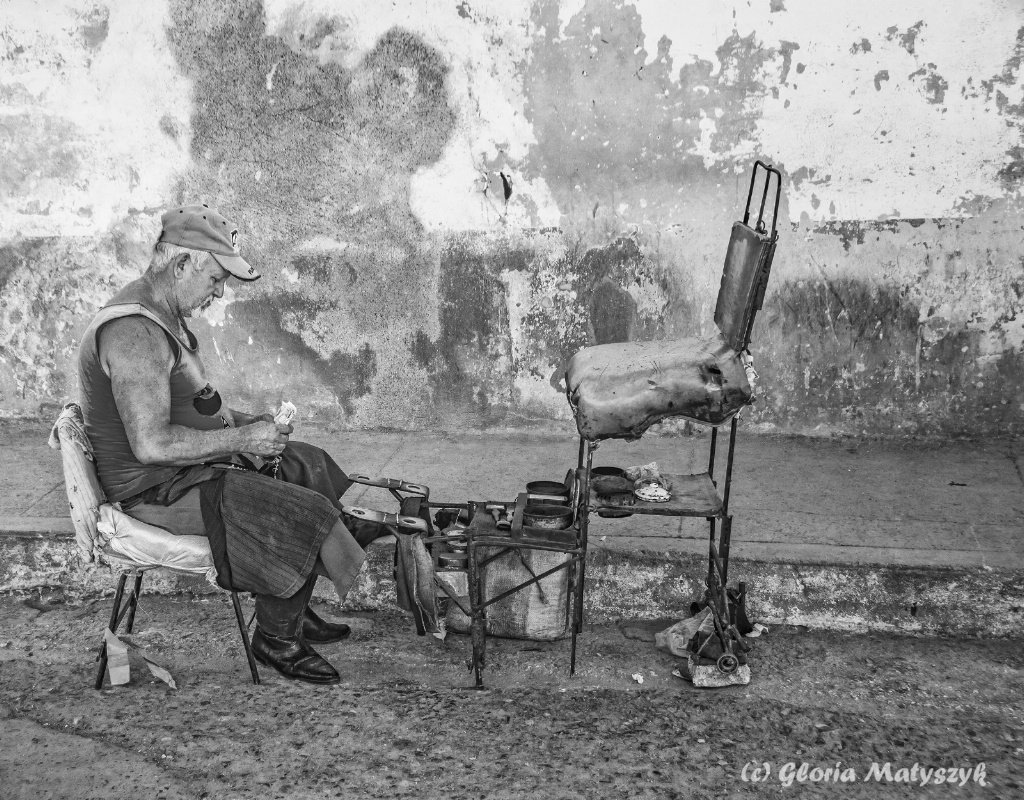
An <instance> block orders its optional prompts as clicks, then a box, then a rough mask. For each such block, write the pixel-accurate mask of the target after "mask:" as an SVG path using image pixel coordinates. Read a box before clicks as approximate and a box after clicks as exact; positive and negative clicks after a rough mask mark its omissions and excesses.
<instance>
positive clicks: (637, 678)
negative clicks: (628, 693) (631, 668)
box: [633, 672, 644, 683]
mask: <svg viewBox="0 0 1024 800" xmlns="http://www.w3.org/2000/svg"><path fill="white" fill-rule="evenodd" d="M633 680H635V681H636V682H637V683H643V682H644V676H643V675H641V674H640V673H639V672H634V673H633Z"/></svg>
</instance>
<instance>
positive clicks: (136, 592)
mask: <svg viewBox="0 0 1024 800" xmlns="http://www.w3.org/2000/svg"><path fill="white" fill-rule="evenodd" d="M145 574H146V573H145V572H144V571H142V570H139V574H138V575H136V576H135V586H134V587H133V588H132V594H131V597H129V598H128V603H129V606H130V608H129V611H128V619H126V620H125V622H124V632H125V633H131V632H132V628H133V627H134V626H135V611H136V610H137V609H138V607H139V596H140V595H141V594H142V576H143V575H145Z"/></svg>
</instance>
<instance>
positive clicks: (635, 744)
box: [0, 595, 1024, 800]
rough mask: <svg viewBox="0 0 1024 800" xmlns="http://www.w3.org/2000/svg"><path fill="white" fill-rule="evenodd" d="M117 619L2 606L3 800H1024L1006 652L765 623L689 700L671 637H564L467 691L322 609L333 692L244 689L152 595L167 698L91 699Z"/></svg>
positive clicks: (1001, 644)
mask: <svg viewBox="0 0 1024 800" xmlns="http://www.w3.org/2000/svg"><path fill="white" fill-rule="evenodd" d="M109 603H110V601H109V600H103V601H99V602H84V601H77V600H74V599H72V598H66V597H63V596H60V595H43V596H41V597H40V596H25V595H21V596H8V597H2V598H0V797H2V798H4V800H21V799H22V798H24V799H25V800H28V799H29V798H31V799H32V800H43V799H45V798H75V800H84V799H86V798H105V799H106V800H119V799H120V798H133V800H136V799H137V798H217V800H235V799H236V798H237V799H239V800H240V799H242V798H246V799H247V798H334V797H344V798H363V797H366V798H373V797H382V798H383V797H386V798H401V797H415V798H420V799H423V800H435V799H437V800H440V798H446V799H447V798H524V797H531V798H532V797H538V798H562V797H565V798H570V797H571V798H605V797H609V798H711V797H726V798H736V797H755V796H756V797H768V798H771V797H856V798H886V797H920V798H927V797H958V798H959V797H989V798H1007V800H1011V799H1012V798H1024V699H1022V698H1024V692H1022V689H1024V678H1022V670H1024V654H1022V652H1021V642H1020V641H1019V640H963V639H961V640H952V639H936V638H916V637H908V636H905V635H903V636H889V635H880V634H874V635H866V636H858V635H852V634H844V633H836V632H821V631H808V630H805V629H798V628H776V629H772V630H771V631H770V632H769V633H768V634H767V635H765V636H763V637H761V638H759V639H757V640H756V642H755V649H754V651H753V652H752V654H751V668H752V671H753V680H752V682H751V683H750V685H749V686H746V687H732V688H728V689H718V690H701V689H694V688H693V687H692V686H691V685H690V684H687V683H685V682H684V681H682V680H680V679H678V678H675V677H673V676H672V675H671V672H672V669H673V667H674V665H675V663H676V660H677V659H675V658H674V657H673V656H671V655H669V654H666V653H662V652H660V651H658V650H656V649H655V647H654V642H653V638H654V636H653V634H654V631H656V630H659V629H661V628H663V627H666V626H667V625H668V624H670V622H671V621H661V622H654V623H652V622H628V621H625V622H620V623H618V624H614V625H606V626H595V627H588V628H587V629H586V631H585V633H584V635H583V636H582V637H581V639H580V653H579V669H578V671H577V675H576V677H574V678H571V679H570V678H569V677H568V676H567V672H568V642H556V643H550V644H541V643H536V642H526V641H515V640H496V639H492V640H490V641H491V643H492V644H491V647H490V650H489V656H490V658H489V665H488V671H487V674H486V679H487V682H488V688H487V689H486V690H483V691H478V690H474V689H472V688H470V686H471V683H472V680H471V675H470V673H469V672H468V671H467V670H466V667H465V661H466V659H467V657H468V653H469V642H468V638H467V637H465V636H458V635H452V636H450V637H449V639H448V640H447V641H446V642H444V643H441V642H437V641H436V640H433V639H431V638H430V637H424V638H420V637H417V636H416V635H415V632H414V630H413V628H412V623H411V621H410V620H409V619H407V618H404V617H402V616H399V615H397V614H396V615H394V616H389V615H380V614H372V615H371V614H346V613H341V612H340V611H339V610H338V609H337V608H334V607H331V606H325V607H322V608H321V609H320V611H321V613H323V614H325V615H328V616H330V615H334V616H335V617H336V618H343V619H347V620H349V621H350V622H351V624H352V626H353V629H354V633H353V636H352V638H351V640H350V641H348V642H345V643H341V644H335V645H327V646H324V647H322V648H321V652H322V653H323V654H324V655H325V656H326V657H327V658H328V659H329V660H331V662H332V663H334V664H335V666H336V667H337V668H338V669H339V671H340V672H341V673H342V675H343V683H342V684H341V685H340V686H336V687H327V688H318V687H313V686H307V685H304V684H297V683H294V682H291V681H286V680H284V679H282V678H280V677H279V676H278V675H277V674H276V673H274V672H273V671H272V670H270V669H269V668H263V669H262V670H261V673H262V677H263V679H264V682H263V684H262V685H261V686H254V685H252V683H251V682H250V680H249V676H248V670H247V668H246V665H245V662H244V656H243V653H242V649H241V645H240V643H239V639H238V634H237V630H236V628H235V626H234V620H233V615H232V612H231V608H230V605H229V603H228V602H227V600H226V599H225V598H224V597H223V596H221V595H215V596H207V597H191V596H178V597H144V598H143V603H142V605H141V607H140V611H139V615H138V617H137V619H136V625H135V636H134V642H135V643H136V644H138V645H140V646H144V647H145V648H147V650H148V652H149V653H150V654H151V655H152V656H153V657H154V658H156V659H157V660H158V661H159V662H160V663H162V664H163V665H164V666H165V667H167V669H168V670H170V672H171V673H172V675H173V676H174V679H175V680H176V682H177V685H178V688H177V690H172V689H170V688H169V687H168V686H166V685H165V684H164V683H162V682H160V681H158V680H156V679H155V678H153V677H152V676H151V675H150V673H149V672H148V670H147V669H146V668H145V666H144V664H143V662H142V661H141V659H140V658H139V657H137V656H136V655H135V654H133V656H132V680H131V683H130V684H128V685H127V686H120V687H117V688H109V686H108V688H105V689H103V690H102V691H95V690H94V689H93V688H92V683H93V678H94V674H95V672H94V671H95V669H96V664H95V660H94V659H95V652H96V646H97V644H98V642H99V640H100V636H101V631H102V629H103V627H104V625H105V623H106V618H107V615H108V614H109ZM635 674H636V675H642V676H643V683H642V684H641V683H639V682H637V681H636V679H635V678H634V677H633V676H634V675H635ZM887 762H888V764H889V767H888V768H886V767H885V766H884V765H885V764H886V763H887ZM981 762H984V766H983V767H979V766H978V765H979V764H980V763H981ZM873 763H876V764H877V765H878V769H879V770H880V772H879V773H876V774H872V773H871V769H872V764H873ZM802 764H806V765H807V766H806V767H805V770H806V771H805V772H804V773H803V778H802V779H801V773H800V772H799V768H800V766H801V765H802ZM790 765H792V766H790ZM837 765H838V769H837ZM915 765H916V768H915ZM766 767H767V769H766ZM829 767H831V768H832V772H831V773H827V774H826V773H825V772H824V770H825V769H826V768H829ZM950 767H956V768H958V769H959V768H962V769H963V770H964V772H959V771H957V772H955V773H950V772H947V770H948V769H949V768H950ZM886 769H887V770H888V771H887V772H886ZM940 769H941V770H943V772H942V773H940V772H939V770H940ZM901 770H902V771H901ZM926 771H930V772H928V779H927V783H924V784H922V781H923V780H924V775H925V772H926ZM837 776H838V777H839V778H840V779H842V778H846V779H847V781H848V782H843V780H838V781H837V780H835V778H836V777H837ZM889 776H891V780H890V778H889ZM940 777H941V778H942V783H941V784H938V785H937V784H936V781H937V780H938V779H939V778H940ZM851 778H855V780H849V779H851ZM949 778H952V779H953V781H954V782H952V783H951V782H950V781H949V780H948V779H949ZM755 779H761V780H755ZM979 779H980V780H979ZM911 781H913V782H911ZM787 783H788V784H789V785H788V786H787ZM982 784H984V785H982Z"/></svg>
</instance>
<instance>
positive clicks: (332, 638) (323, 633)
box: [302, 606, 352, 644]
mask: <svg viewBox="0 0 1024 800" xmlns="http://www.w3.org/2000/svg"><path fill="white" fill-rule="evenodd" d="M351 633H352V629H351V628H350V627H349V626H348V625H346V624H345V623H344V622H328V621H327V620H324V619H321V618H320V617H318V616H317V615H316V613H314V611H313V609H312V608H310V607H309V606H306V610H305V611H304V612H303V614H302V638H304V639H305V640H306V641H307V642H316V643H317V644H331V643H332V642H340V641H342V640H343V639H347V638H348V637H349V635H350V634H351Z"/></svg>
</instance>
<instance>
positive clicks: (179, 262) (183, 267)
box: [173, 253, 192, 278]
mask: <svg viewBox="0 0 1024 800" xmlns="http://www.w3.org/2000/svg"><path fill="white" fill-rule="evenodd" d="M191 260H192V256H190V255H189V254H188V253H182V254H181V255H179V256H178V257H177V258H175V259H174V265H173V269H174V277H175V278H183V277H185V273H186V271H187V270H188V263H189V261H191Z"/></svg>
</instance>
